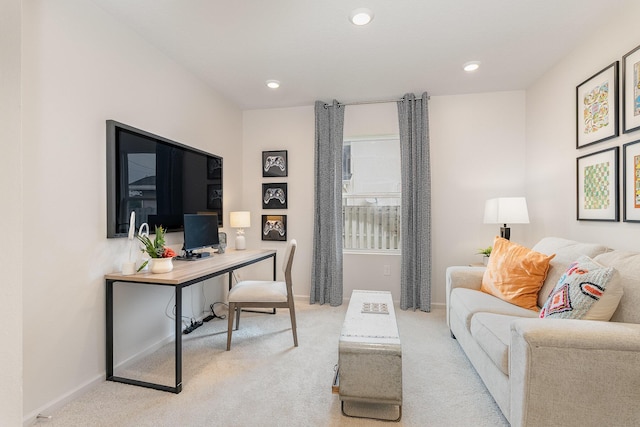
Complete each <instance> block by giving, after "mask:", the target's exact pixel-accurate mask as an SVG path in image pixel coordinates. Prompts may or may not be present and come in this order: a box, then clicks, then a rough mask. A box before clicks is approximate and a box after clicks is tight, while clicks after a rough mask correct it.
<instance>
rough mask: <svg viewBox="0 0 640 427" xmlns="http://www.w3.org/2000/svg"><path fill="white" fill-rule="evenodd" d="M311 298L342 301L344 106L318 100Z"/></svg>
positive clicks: (316, 105)
mask: <svg viewBox="0 0 640 427" xmlns="http://www.w3.org/2000/svg"><path fill="white" fill-rule="evenodd" d="M315 112H316V136H315V145H316V147H315V196H314V197H315V204H314V224H315V225H314V231H313V265H312V269H311V296H310V302H311V304H314V303H316V302H319V303H320V304H324V303H325V302H328V303H329V304H330V305H332V306H338V305H341V304H342V132H343V127H344V106H342V105H339V104H338V101H335V100H334V101H333V104H331V105H327V104H325V103H324V102H321V101H317V102H316V104H315Z"/></svg>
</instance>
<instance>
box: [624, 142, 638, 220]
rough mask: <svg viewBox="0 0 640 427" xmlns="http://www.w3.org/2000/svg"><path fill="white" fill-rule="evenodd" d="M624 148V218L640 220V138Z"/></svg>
mask: <svg viewBox="0 0 640 427" xmlns="http://www.w3.org/2000/svg"><path fill="white" fill-rule="evenodd" d="M622 150H623V155H622V159H623V160H622V179H623V184H622V197H623V200H624V203H623V205H624V208H623V209H624V213H623V215H622V220H623V221H625V222H640V140H638V141H633V142H629V143H626V144H624V145H623V146H622Z"/></svg>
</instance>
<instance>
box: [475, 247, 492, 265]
mask: <svg viewBox="0 0 640 427" xmlns="http://www.w3.org/2000/svg"><path fill="white" fill-rule="evenodd" d="M492 249H493V248H492V247H491V246H489V247H488V248H484V249H482V248H480V249H478V252H477V253H478V254H479V255H482V264H484V265H487V263H488V262H489V257H490V256H491V250H492Z"/></svg>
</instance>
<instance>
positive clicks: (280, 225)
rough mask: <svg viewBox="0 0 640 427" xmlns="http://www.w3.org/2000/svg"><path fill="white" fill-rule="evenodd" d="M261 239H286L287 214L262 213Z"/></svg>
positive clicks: (284, 240)
mask: <svg viewBox="0 0 640 427" xmlns="http://www.w3.org/2000/svg"><path fill="white" fill-rule="evenodd" d="M262 240H272V241H279V242H286V241H287V216H286V215H262Z"/></svg>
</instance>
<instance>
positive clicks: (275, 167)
mask: <svg viewBox="0 0 640 427" xmlns="http://www.w3.org/2000/svg"><path fill="white" fill-rule="evenodd" d="M288 172H289V165H288V164H287V150H280V151H263V152H262V176H263V177H265V178H268V177H274V176H275V177H282V176H287V174H288Z"/></svg>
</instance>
